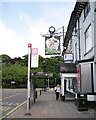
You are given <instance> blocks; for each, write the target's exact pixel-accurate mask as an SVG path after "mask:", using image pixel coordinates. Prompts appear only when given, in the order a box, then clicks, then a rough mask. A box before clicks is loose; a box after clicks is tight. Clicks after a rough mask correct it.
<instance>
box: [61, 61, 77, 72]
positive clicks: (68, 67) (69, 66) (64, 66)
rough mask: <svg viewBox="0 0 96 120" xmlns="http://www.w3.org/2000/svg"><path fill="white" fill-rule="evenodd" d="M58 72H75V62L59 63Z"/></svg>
mask: <svg viewBox="0 0 96 120" xmlns="http://www.w3.org/2000/svg"><path fill="white" fill-rule="evenodd" d="M59 71H60V73H77V69H76V64H75V63H60V68H59Z"/></svg>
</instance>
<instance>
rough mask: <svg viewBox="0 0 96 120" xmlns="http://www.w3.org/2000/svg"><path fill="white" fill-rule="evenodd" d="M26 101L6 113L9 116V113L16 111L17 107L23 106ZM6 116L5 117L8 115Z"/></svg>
mask: <svg viewBox="0 0 96 120" xmlns="http://www.w3.org/2000/svg"><path fill="white" fill-rule="evenodd" d="M25 103H26V101H24V102H23V103H21V104H20V105H18V106H17V107H15V108H14V109H13V110H11V111H10V112H8V113H7V114H6V116H8V115H9V114H11V113H12V112H14V111H15V110H16V109H18V108H19V107H21V106H22V105H23V104H25ZM6 116H5V117H6Z"/></svg>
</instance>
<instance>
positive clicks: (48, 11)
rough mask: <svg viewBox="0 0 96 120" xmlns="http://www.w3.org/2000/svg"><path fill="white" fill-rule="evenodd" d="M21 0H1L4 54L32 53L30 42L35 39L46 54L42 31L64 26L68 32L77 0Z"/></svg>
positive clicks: (0, 48) (0, 47)
mask: <svg viewBox="0 0 96 120" xmlns="http://www.w3.org/2000/svg"><path fill="white" fill-rule="evenodd" d="M17 1H18V2H16V1H14V2H12V1H11V0H10V1H8V0H5V1H3V2H0V55H2V54H7V55H9V56H10V57H11V58H14V57H22V56H24V55H26V54H28V46H27V45H28V43H31V44H32V48H38V54H39V55H41V56H43V57H46V56H45V38H44V37H42V35H44V34H46V33H48V31H49V27H50V26H54V27H55V29H58V28H60V29H59V31H62V27H63V26H64V31H65V32H66V30H67V26H68V23H69V20H70V16H71V13H72V11H73V9H74V7H75V0H69V1H67V2H66V1H65V0H64V2H62V0H61V1H60V0H58V1H57V0H53V1H52V0H51V1H50V0H47V1H46V2H45V1H44V0H42V1H40V0H35V1H34V0H33V1H31V0H27V1H26V0H25V2H23V1H22V0H21V1H20V0H17ZM38 1H39V2H38ZM59 31H58V32H59ZM61 46H62V37H61ZM61 50H62V49H61Z"/></svg>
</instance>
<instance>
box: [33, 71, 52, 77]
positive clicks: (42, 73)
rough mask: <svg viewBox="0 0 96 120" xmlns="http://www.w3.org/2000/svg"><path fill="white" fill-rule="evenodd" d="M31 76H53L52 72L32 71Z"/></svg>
mask: <svg viewBox="0 0 96 120" xmlns="http://www.w3.org/2000/svg"><path fill="white" fill-rule="evenodd" d="M31 76H35V77H53V73H52V72H34V73H31Z"/></svg>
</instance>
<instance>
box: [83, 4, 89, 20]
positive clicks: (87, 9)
mask: <svg viewBox="0 0 96 120" xmlns="http://www.w3.org/2000/svg"><path fill="white" fill-rule="evenodd" d="M89 11H90V2H87V4H86V6H85V9H84V19H85V18H86V17H87V15H88V13H89Z"/></svg>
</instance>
